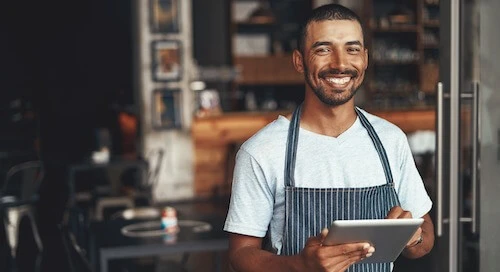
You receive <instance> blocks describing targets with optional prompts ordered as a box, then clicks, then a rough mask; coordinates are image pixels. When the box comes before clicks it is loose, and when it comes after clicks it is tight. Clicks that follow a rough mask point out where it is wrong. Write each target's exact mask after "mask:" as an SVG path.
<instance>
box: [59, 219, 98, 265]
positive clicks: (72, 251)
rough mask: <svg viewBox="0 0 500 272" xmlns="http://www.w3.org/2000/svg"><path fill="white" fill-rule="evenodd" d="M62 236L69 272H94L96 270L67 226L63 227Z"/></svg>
mask: <svg viewBox="0 0 500 272" xmlns="http://www.w3.org/2000/svg"><path fill="white" fill-rule="evenodd" d="M61 235H62V237H61V238H62V242H63V246H64V250H65V251H66V254H67V255H68V256H67V257H68V263H69V271H70V272H93V271H94V269H93V268H92V265H91V264H90V262H89V260H88V259H87V257H86V256H85V255H86V254H85V252H84V250H83V249H82V248H81V247H80V245H79V244H78V242H77V241H76V238H75V236H74V235H73V233H71V232H70V231H69V229H68V227H67V226H62V229H61Z"/></svg>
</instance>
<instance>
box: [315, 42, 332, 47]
mask: <svg viewBox="0 0 500 272" xmlns="http://www.w3.org/2000/svg"><path fill="white" fill-rule="evenodd" d="M323 45H332V43H331V42H315V43H313V45H312V48H316V47H320V46H323Z"/></svg>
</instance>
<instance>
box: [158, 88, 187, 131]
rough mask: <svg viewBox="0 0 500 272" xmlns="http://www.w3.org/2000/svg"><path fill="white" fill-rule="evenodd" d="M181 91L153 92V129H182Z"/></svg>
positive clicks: (162, 90)
mask: <svg viewBox="0 0 500 272" xmlns="http://www.w3.org/2000/svg"><path fill="white" fill-rule="evenodd" d="M180 96H181V91H180V89H155V90H154V91H153V105H152V107H151V108H152V109H153V116H152V117H153V118H152V120H153V128H155V129H175V128H180V127H181V104H180V98H181V97H180Z"/></svg>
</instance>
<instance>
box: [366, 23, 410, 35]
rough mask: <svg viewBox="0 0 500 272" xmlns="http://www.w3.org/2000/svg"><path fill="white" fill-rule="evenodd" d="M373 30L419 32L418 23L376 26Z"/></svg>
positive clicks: (379, 31)
mask: <svg viewBox="0 0 500 272" xmlns="http://www.w3.org/2000/svg"><path fill="white" fill-rule="evenodd" d="M372 31H373V32H378V33H384V32H403V33H407V32H417V31H418V27H417V26H416V25H401V26H390V27H387V28H381V27H376V28H373V29H372Z"/></svg>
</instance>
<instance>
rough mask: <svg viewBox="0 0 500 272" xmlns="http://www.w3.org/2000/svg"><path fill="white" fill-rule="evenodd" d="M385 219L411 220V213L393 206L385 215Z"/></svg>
mask: <svg viewBox="0 0 500 272" xmlns="http://www.w3.org/2000/svg"><path fill="white" fill-rule="evenodd" d="M385 218H386V219H398V218H413V216H412V214H411V212H409V211H405V210H403V209H402V208H401V207H400V206H394V207H392V208H391V210H390V211H389V213H387V216H386V217H385Z"/></svg>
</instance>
